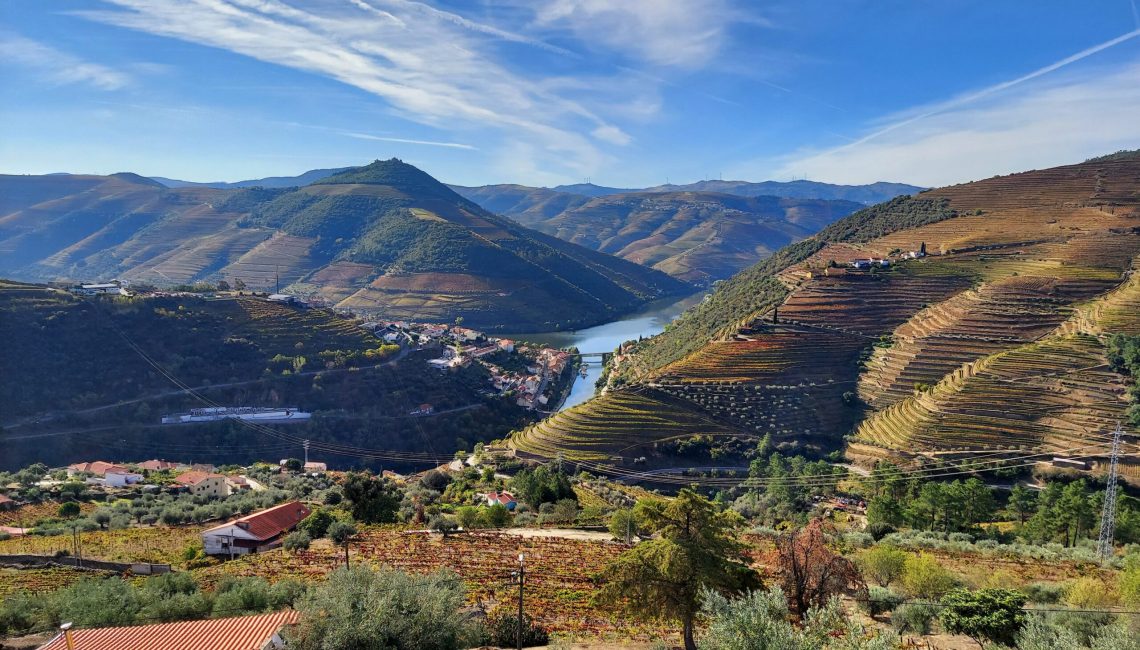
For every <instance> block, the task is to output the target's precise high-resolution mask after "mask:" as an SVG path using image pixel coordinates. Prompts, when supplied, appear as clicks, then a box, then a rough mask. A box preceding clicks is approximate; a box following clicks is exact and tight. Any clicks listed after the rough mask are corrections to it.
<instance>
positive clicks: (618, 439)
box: [511, 387, 742, 461]
mask: <svg viewBox="0 0 1140 650" xmlns="http://www.w3.org/2000/svg"><path fill="white" fill-rule="evenodd" d="M741 434H742V432H741V431H737V430H735V429H733V428H732V427H729V426H726V425H725V424H723V423H721V422H718V421H716V420H714V419H713V418H712V417H710V416H708V415H703V414H701V413H699V412H697V411H696V410H694V409H691V408H689V407H688V405H686V404H685V403H684V402H679V401H678V400H677V399H676V398H674V397H671V396H669V395H668V394H667V393H665V392H663V391H660V390H657V389H654V388H645V387H639V388H636V389H632V390H621V391H612V392H609V393H606V394H604V395H601V396H599V397H597V398H595V399H593V400H590V401H589V402H586V403H585V404H581V405H578V406H575V407H574V408H571V409H567V410H565V411H562V412H560V413H558V414H557V415H554V416H552V417H550V418H547V419H546V420H543V421H542V422H539V423H537V424H534V425H532V426H530V427H528V428H526V429H525V430H523V431H521V432H519V433H517V434H515V435H514V436H513V437H512V438H511V445H512V446H513V447H515V448H516V449H519V450H520V451H523V452H526V453H530V454H536V455H538V456H543V457H547V458H553V457H554V456H555V455H557V454H559V453H562V454H563V455H564V456H565V457H566V458H567V459H568V460H584V461H609V460H611V459H612V458H613V457H615V456H623V455H624V456H629V457H636V456H650V455H652V453H653V445H654V443H656V442H660V441H664V440H666V439H673V438H676V437H688V436H696V435H706V436H714V437H730V436H735V435H741Z"/></svg>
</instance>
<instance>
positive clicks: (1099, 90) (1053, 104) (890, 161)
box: [753, 63, 1140, 186]
mask: <svg viewBox="0 0 1140 650" xmlns="http://www.w3.org/2000/svg"><path fill="white" fill-rule="evenodd" d="M919 114H920V115H923V116H924V117H923V118H922V119H921V120H914V119H910V120H908V121H907V122H906V124H903V125H900V126H899V127H897V128H895V129H891V130H880V131H879V132H877V134H876V136H875V137H874V138H870V139H868V138H864V139H863V140H862V141H859V142H856V143H852V144H850V145H844V146H841V147H836V148H834V149H830V150H826V151H816V152H813V151H802V152H798V153H796V154H794V155H792V156H790V157H788V159H786V160H785V161H784V162H783V163H782V165H781V166H780V167H779V168H778V169H777V170H775V175H776V176H777V177H779V178H787V177H791V176H797V177H805V176H806V177H808V178H813V179H819V180H827V181H831V182H839V183H868V182H873V181H879V180H892V181H905V182H910V183H916V184H919V185H928V186H939V185H947V184H952V183H958V182H963V181H968V180H975V179H979V178H987V177H989V176H992V175H994V174H1003V173H1009V172H1011V171H1019V170H1024V169H1033V168H1043V167H1048V166H1052V165H1059V164H1065V163H1072V162H1079V161H1081V160H1084V159H1085V158H1088V157H1091V156H1095V155H1100V154H1104V153H1110V152H1112V151H1116V150H1118V149H1124V148H1129V149H1131V148H1136V147H1137V146H1140V120H1138V119H1137V118H1136V116H1137V115H1140V64H1135V63H1134V64H1129V65H1126V66H1123V67H1118V68H1113V69H1111V70H1104V69H1094V70H1085V71H1082V73H1081V74H1076V73H1073V74H1066V75H1062V76H1060V77H1058V78H1053V79H1039V80H1037V81H1035V82H1033V83H1030V84H1027V85H1026V86H1025V87H1024V88H1022V89H1020V92H1017V93H1012V94H1009V93H1007V94H1001V95H994V94H990V95H988V96H986V97H984V98H982V99H978V100H976V101H975V102H972V103H970V104H969V105H961V104H960V105H958V106H957V107H955V108H949V109H945V108H944V109H943V110H940V111H937V112H931V111H929V110H927V111H920V112H919ZM753 171H755V169H753Z"/></svg>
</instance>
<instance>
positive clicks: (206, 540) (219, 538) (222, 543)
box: [202, 526, 256, 556]
mask: <svg viewBox="0 0 1140 650" xmlns="http://www.w3.org/2000/svg"><path fill="white" fill-rule="evenodd" d="M234 539H244V540H253V541H256V540H255V538H254V537H253V536H252V535H250V534H249V532H248V531H245V530H242V529H241V528H238V527H237V526H224V527H219V528H217V529H214V530H209V531H206V532H204V533H202V548H203V549H204V550H205V551H206V554H207V555H229V554H230V542H231V541H232V540H234ZM251 550H253V549H249V548H243V547H240V546H235V547H234V549H233V554H234V555H235V556H238V555H245V554H246V553H249V552H250V551H251Z"/></svg>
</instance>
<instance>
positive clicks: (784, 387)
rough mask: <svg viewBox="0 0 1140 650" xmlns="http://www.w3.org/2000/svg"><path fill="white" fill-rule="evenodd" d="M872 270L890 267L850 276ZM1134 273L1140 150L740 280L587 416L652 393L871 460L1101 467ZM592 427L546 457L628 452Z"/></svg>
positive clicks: (867, 234)
mask: <svg viewBox="0 0 1140 650" xmlns="http://www.w3.org/2000/svg"><path fill="white" fill-rule="evenodd" d="M920 249H925V251H926V253H927V254H926V255H925V256H922V255H910V254H909V253H910V252H912V251H914V252H917V251H919V250H920ZM869 258H870V259H887V260H889V261H890V264H889V266H880V265H878V264H875V265H873V267H872V268H870V269H855V268H852V266H851V265H850V262H851V261H853V260H857V259H869ZM1137 260H1140V153H1137V154H1133V155H1131V156H1121V157H1115V158H1113V159H1111V160H1095V161H1090V162H1087V163H1083V164H1078V165H1070V166H1066V167H1059V168H1055V169H1049V170H1041V171H1034V172H1027V173H1024V174H1014V175H1011V176H1005V177H999V178H993V179H989V180H985V181H979V182H976V183H967V184H964V185H959V186H954V187H948V188H942V189H936V190H930V191H927V192H924V193H922V194H919V195H918V196H916V197H914V198H910V199H896V200H894V201H891V202H888V203H886V204H882V205H880V206H875V207H873V208H870V209H867V210H863V211H860V212H858V213H855V214H853V215H851V216H850V217H847V218H844V219H841V220H840V221H838V222H836V223H835V224H833V225H832V226H829V227H827V228H825V229H824V230H823V231H821V233H820V234H819V235H817V236H816V237H813V238H809V239H807V240H804V241H803V242H799V243H796V244H794V245H792V246H789V247H787V248H785V249H783V250H781V251H778V252H777V253H776V254H775V255H773V257H772V258H770V259H769V260H766V261H765V262H762V263H761V264H758V265H756V266H755V267H752V268H750V269H748V270H746V271H745V272H743V273H741V274H739V275H738V276H736V277H734V278H733V279H732V280H730V281H728V282H726V283H725V284H724V285H723V286H721V287H720V288H719V289H718V291H716V292H715V293H714V294H713V295H712V296H711V297H710V299H708V300H706V301H705V302H704V303H703V304H701V305H699V306H697V307H696V308H694V309H692V310H690V311H689V312H687V313H686V314H684V315H683V316H682V317H681V319H679V320H678V321H677V322H675V323H674V324H673V326H671V327H670V329H669V330H668V331H666V332H665V333H664V334H662V335H660V336H658V337H655V338H654V339H652V340H649V341H646V342H643V343H640V344H638V345H636V346H634V348H633V350H632V352H631V353H629V354H627V355H624V356H623V357H621V358H620V365H619V366H618V367H617V369H616V370H615V371H614V372H613V374H614V376H616V377H617V382H616V384H615V385H617V386H619V387H618V388H615V389H612V390H610V391H609V392H607V393H606V394H604V395H602V396H600V397H599V398H596V399H595V400H594V402H588V403H587V404H585V405H583V408H588V409H592V410H596V411H604V410H605V409H606V408H608V406H607V404H608V403H609V402H610V401H612V400H615V399H619V398H620V397H619V396H621V395H623V394H624V393H625V392H627V391H629V390H641V389H640V388H638V387H642V386H648V387H652V388H653V390H654V393H652V395H661V394H663V395H664V396H667V397H668V398H669V399H670V402H669V409H670V412H672V411H673V410H675V409H676V408H677V406H678V405H681V406H684V407H685V412H686V417H688V418H690V419H691V418H694V417H698V416H707V417H710V418H713V419H715V420H716V421H717V422H718V423H721V424H723V425H724V426H726V427H728V428H729V429H730V430H731V431H734V432H736V433H737V434H739V435H742V436H744V435H754V434H756V433H758V432H766V433H771V434H773V435H774V436H775V437H776V438H777V439H778V440H780V439H782V440H784V441H787V442H796V443H798V444H801V445H818V446H819V447H821V448H824V449H826V448H835V447H840V446H842V445H843V444H844V443H843V436H844V435H847V434H853V438H852V440H853V442H852V447H851V452H852V454H853V456H855V457H857V458H867V459H870V458H875V457H882V456H885V455H898V454H903V455H907V454H915V453H918V454H935V455H946V454H949V455H958V454H971V453H977V452H986V453H996V454H999V455H1002V454H1004V455H1006V456H1018V455H1024V454H1042V453H1057V454H1065V455H1072V456H1077V457H1086V458H1090V459H1093V460H1095V459H1096V458H1097V457H1098V456H1099V455H1100V454H1102V453H1103V452H1104V441H1105V435H1106V432H1107V431H1109V430H1110V429H1111V428H1112V427H1114V426H1115V424H1116V422H1117V421H1120V420H1122V419H1123V417H1124V413H1125V411H1126V409H1127V407H1128V399H1129V397H1128V395H1127V393H1126V389H1125V381H1126V378H1124V377H1122V376H1121V375H1119V374H1117V373H1116V372H1114V371H1113V370H1112V369H1111V368H1110V367H1109V365H1108V362H1107V359H1106V357H1105V344H1106V340H1107V337H1108V336H1109V335H1111V334H1115V333H1128V334H1133V333H1136V332H1137V331H1140V280H1137V278H1136V276H1135V275H1133V269H1135V267H1136V265H1137V263H1138V262H1137ZM627 352H629V351H627ZM623 383H624V385H625V386H633V387H634V388H622V387H620V386H621V385H622V384H623ZM781 391H782V392H781ZM750 400H751V401H750ZM642 409H643V410H644V411H646V412H648V413H651V412H652V411H653V409H652V408H651V407H650V406H649V405H646V404H642ZM576 424H577V423H576V421H575V420H574V419H573V418H565V417H561V416H558V417H555V418H552V419H551V420H550V421H548V422H546V423H544V424H543V444H544V445H545V449H546V450H547V451H548V452H549V451H553V450H562V451H563V452H564V453H567V454H571V453H575V452H577V451H578V450H580V449H582V448H584V447H585V446H586V445H587V444H588V445H589V448H590V449H592V450H595V452H597V453H599V454H600V453H604V451H605V450H607V449H612V448H614V447H617V446H619V445H620V444H623V443H624V440H625V439H624V438H623V435H624V434H623V431H622V429H621V427H620V426H613V427H610V428H609V429H608V430H607V429H606V428H605V427H597V426H594V427H592V428H591V429H589V430H581V429H579V428H578V427H577V426H576ZM1133 433H1136V432H1135V431H1133ZM687 434H688V428H687V427H684V426H681V427H676V428H674V427H671V426H669V425H668V424H667V423H665V424H663V425H662V426H661V427H660V430H659V432H658V434H657V435H658V436H659V438H660V439H669V438H671V437H673V436H677V435H682V436H684V435H687ZM531 435H532V434H531V432H530V431H527V432H522V433H520V434H519V435H517V436H516V438H515V443H514V444H516V446H518V447H519V448H522V449H527V448H528V446H531V445H532V443H531ZM643 437H644V436H642V438H643ZM607 439H612V440H613V442H611V443H610V445H609V447H607V446H606V442H605V441H606V440H607ZM643 444H649V443H648V442H646V443H643ZM531 448H534V449H537V447H531ZM539 453H541V452H539ZM657 460H658V462H659V463H660V464H667V463H669V462H670V461H669V459H667V458H659V459H657Z"/></svg>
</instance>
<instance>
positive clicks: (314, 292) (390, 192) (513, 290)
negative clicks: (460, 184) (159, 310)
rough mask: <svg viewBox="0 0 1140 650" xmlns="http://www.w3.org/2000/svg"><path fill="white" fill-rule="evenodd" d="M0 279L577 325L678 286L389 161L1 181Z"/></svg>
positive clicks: (524, 325) (677, 290)
mask: <svg viewBox="0 0 1140 650" xmlns="http://www.w3.org/2000/svg"><path fill="white" fill-rule="evenodd" d="M0 251H3V252H4V254H3V255H0V273H3V274H5V275H7V276H9V277H13V278H17V279H23V280H34V281H44V280H87V281H94V280H100V279H109V278H120V279H124V280H127V281H134V282H147V283H153V284H156V285H160V286H169V285H176V284H183V283H193V282H197V281H213V280H218V279H225V280H227V281H229V282H231V283H234V282H235V281H237V280H241V281H242V282H243V283H244V284H245V285H246V286H248V287H249V288H251V289H258V290H274V289H276V286H277V282H278V281H280V282H281V286H282V289H284V290H286V291H289V292H292V293H299V294H302V295H304V296H305V297H309V298H313V299H318V300H321V301H324V302H326V303H327V304H330V305H335V306H338V307H342V308H347V309H352V310H356V311H360V312H371V313H377V314H381V315H385V316H388V317H391V318H396V319H408V320H420V321H443V322H447V321H452V320H454V319H455V318H457V317H463V318H464V319H465V321H466V322H467V323H468V324H469V325H472V326H475V327H478V328H485V329H496V328H503V329H510V330H515V331H519V330H522V331H526V330H546V329H559V328H571V327H580V326H583V325H589V324H595V323H599V322H603V321H605V320H610V319H612V318H614V317H617V316H619V315H621V314H624V313H626V312H628V311H631V310H634V309H636V308H637V307H638V306H640V305H641V304H643V303H644V302H646V301H649V300H654V299H657V298H661V297H666V296H674V295H681V294H684V293H687V292H689V291H691V290H692V289H691V288H690V287H689V286H688V285H686V284H684V283H682V282H680V281H677V280H675V279H673V278H671V277H669V276H668V275H666V274H664V273H661V272H658V271H655V270H652V269H649V268H646V267H643V266H639V265H637V264H633V263H630V262H627V261H624V260H620V259H617V258H614V257H611V256H609V255H604V254H599V253H597V252H594V251H591V250H588V249H585V248H582V247H579V246H576V245H573V244H568V243H565V242H562V241H560V240H557V239H555V238H553V237H549V236H546V235H543V234H541V233H538V232H535V231H532V230H528V229H527V228H525V227H522V226H520V225H518V224H517V223H515V222H513V221H510V220H508V219H504V218H502V217H499V216H496V215H494V214H492V213H490V212H488V211H486V210H484V209H482V208H480V207H479V206H478V205H476V204H474V203H472V202H470V201H468V200H466V199H464V198H462V197H460V196H459V195H457V194H455V193H454V192H453V191H451V190H450V189H448V188H447V187H446V186H444V185H443V184H441V183H439V182H438V181H436V180H435V179H434V178H432V177H431V176H429V175H428V174H426V173H424V172H422V171H420V170H418V169H416V168H414V167H412V166H411V165H407V164H405V163H402V162H400V161H398V160H389V161H376V162H375V163H373V164H371V165H367V166H364V167H359V168H353V169H350V170H347V171H344V172H341V173H339V174H333V175H331V176H328V177H325V178H323V179H321V180H319V181H318V182H316V183H313V184H310V185H307V186H305V187H299V188H260V187H255V188H243V189H215V188H209V187H185V188H177V189H174V188H167V187H164V186H162V185H161V184H159V183H157V182H155V181H153V180H150V179H144V178H142V177H139V176H136V175H133V174H121V175H115V176H110V177H101V176H68V175H58V176H56V175H53V176H2V177H0Z"/></svg>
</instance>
